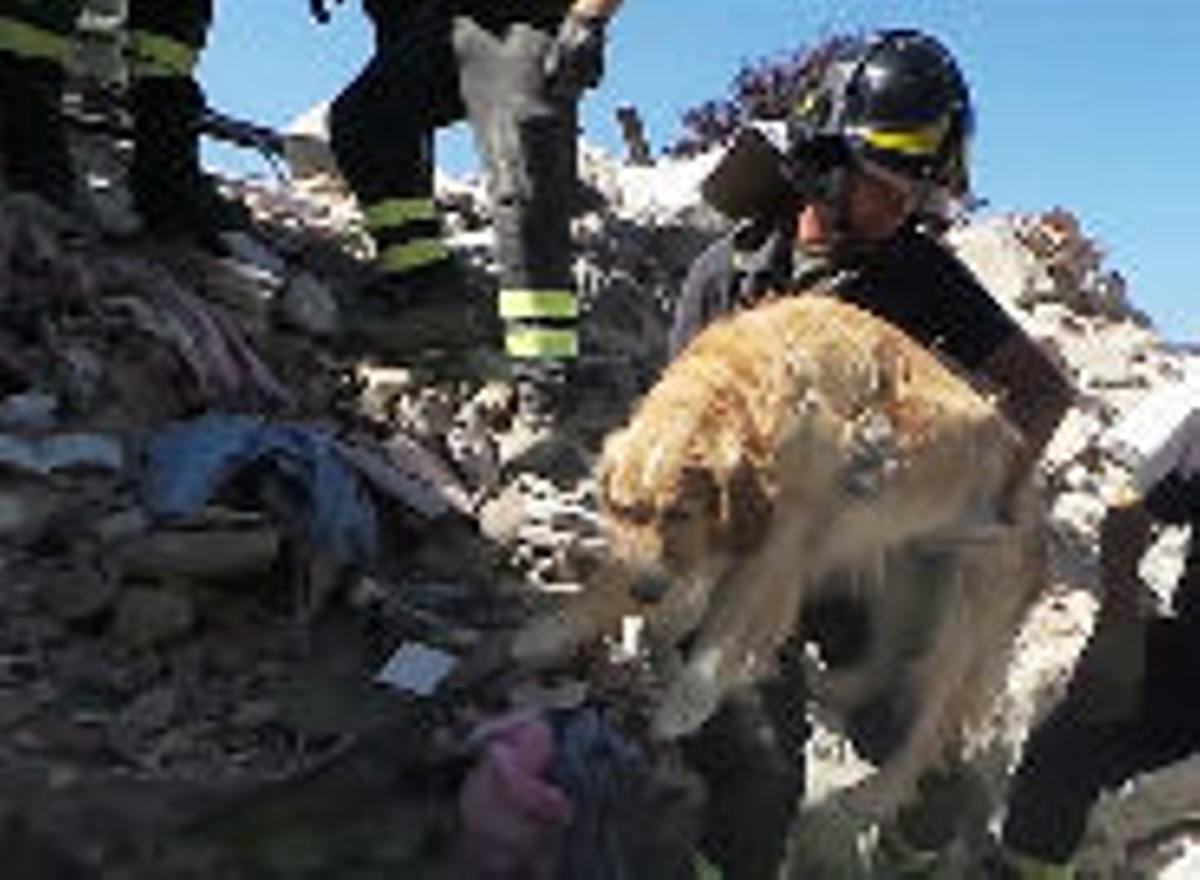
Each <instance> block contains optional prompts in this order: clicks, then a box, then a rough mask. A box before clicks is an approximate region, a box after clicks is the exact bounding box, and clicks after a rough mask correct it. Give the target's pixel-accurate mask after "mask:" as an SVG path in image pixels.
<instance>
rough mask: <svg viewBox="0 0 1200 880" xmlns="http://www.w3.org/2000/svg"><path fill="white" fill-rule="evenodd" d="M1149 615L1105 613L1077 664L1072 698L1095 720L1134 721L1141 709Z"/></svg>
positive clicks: (1100, 616)
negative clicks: (1147, 619) (1146, 616)
mask: <svg viewBox="0 0 1200 880" xmlns="http://www.w3.org/2000/svg"><path fill="white" fill-rule="evenodd" d="M1145 675H1146V618H1145V617H1142V616H1140V615H1137V614H1120V615H1113V614H1104V613H1101V614H1100V615H1098V617H1097V619H1096V626H1095V629H1093V630H1092V636H1091V638H1090V639H1088V643H1087V645H1086V646H1085V647H1084V649H1083V652H1082V653H1081V654H1080V656H1079V661H1078V663H1076V665H1075V674H1074V676H1073V677H1072V679H1071V684H1070V690H1069V695H1068V699H1069V700H1070V701H1071V702H1072V703H1073V704H1074V705H1075V706H1076V707H1077V708H1078V711H1079V713H1080V714H1081V715H1082V716H1083V717H1084V718H1086V719H1087V720H1088V721H1090V722H1092V723H1102V724H1106V723H1117V722H1123V721H1130V720H1132V719H1134V718H1136V717H1137V713H1138V712H1139V711H1140V710H1141V705H1142V690H1143V685H1144V680H1145Z"/></svg>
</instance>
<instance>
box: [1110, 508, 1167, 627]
mask: <svg viewBox="0 0 1200 880" xmlns="http://www.w3.org/2000/svg"><path fill="white" fill-rule="evenodd" d="M1153 537H1154V518H1153V517H1152V516H1151V514H1150V512H1149V511H1148V510H1147V509H1146V504H1145V502H1144V501H1143V499H1142V498H1141V496H1140V495H1138V494H1137V493H1136V492H1134V491H1133V490H1132V489H1128V490H1125V491H1124V492H1123V493H1122V495H1121V496H1120V497H1118V498H1117V499H1115V500H1114V501H1112V502H1111V503H1110V504H1109V505H1108V507H1107V508H1106V509H1105V511H1104V519H1103V521H1102V522H1101V524H1100V586H1101V604H1100V618H1099V624H1110V623H1114V622H1121V621H1126V620H1132V619H1134V618H1137V617H1140V616H1141V607H1142V605H1141V603H1142V600H1141V596H1142V582H1141V578H1140V577H1139V576H1138V567H1139V566H1140V565H1141V562H1142V556H1144V555H1145V553H1146V549H1147V548H1148V547H1149V546H1150V542H1151V540H1152V539H1153Z"/></svg>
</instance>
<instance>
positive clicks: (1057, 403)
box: [979, 330, 1075, 510]
mask: <svg viewBox="0 0 1200 880" xmlns="http://www.w3.org/2000/svg"><path fill="white" fill-rule="evenodd" d="M979 371H980V372H981V373H982V374H983V375H984V376H985V377H986V378H987V379H988V380H989V381H990V382H991V383H993V384H994V385H995V386H996V387H998V388H1000V389H1002V390H1003V392H1004V394H1003V399H1002V400H1001V402H1000V406H1001V409H1002V410H1003V412H1004V414H1005V415H1006V416H1007V417H1008V418H1009V419H1010V420H1011V421H1012V422H1013V424H1014V425H1015V426H1016V427H1017V429H1018V430H1020V432H1021V436H1022V438H1023V439H1024V441H1025V444H1024V448H1023V449H1022V451H1021V455H1020V456H1019V458H1018V460H1017V461H1016V463H1015V464H1014V465H1013V468H1012V470H1011V471H1010V473H1009V480H1008V484H1007V485H1006V487H1005V490H1004V493H1003V495H1002V501H1003V503H1002V510H1005V509H1007V508H1008V503H1009V502H1010V501H1011V500H1012V499H1013V498H1014V497H1015V496H1016V493H1017V492H1018V491H1019V489H1020V488H1021V486H1022V485H1023V484H1024V483H1025V481H1026V480H1027V479H1028V478H1029V476H1030V474H1031V473H1032V472H1033V469H1034V467H1035V466H1036V465H1037V462H1038V459H1040V458H1041V456H1042V451H1043V450H1044V449H1045V448H1046V444H1047V443H1049V442H1050V438H1051V437H1053V436H1054V432H1055V431H1056V430H1057V429H1058V425H1059V423H1060V422H1061V421H1062V418H1063V416H1064V415H1066V412H1067V410H1068V409H1070V407H1071V403H1072V401H1073V399H1074V396H1075V395H1074V390H1073V389H1072V387H1071V384H1070V382H1068V381H1067V378H1066V377H1065V376H1064V375H1063V374H1062V372H1061V371H1060V370H1059V369H1058V367H1056V366H1055V365H1054V363H1053V362H1052V361H1051V360H1050V358H1049V357H1048V356H1047V354H1046V352H1045V351H1043V350H1042V347H1041V346H1040V345H1038V343H1037V342H1035V341H1034V340H1033V339H1031V338H1030V337H1029V336H1027V335H1026V334H1025V333H1024V332H1022V331H1019V330H1018V331H1017V332H1015V333H1012V334H1010V335H1009V336H1008V338H1007V339H1005V340H1004V341H1003V342H1002V343H1000V345H999V346H998V347H997V348H996V350H995V351H993V352H992V353H991V354H990V355H989V356H988V357H987V358H986V359H985V360H984V362H983V363H982V364H981V365H980V368H979Z"/></svg>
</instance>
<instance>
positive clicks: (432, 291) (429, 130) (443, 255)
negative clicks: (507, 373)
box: [329, 2, 496, 356]
mask: <svg viewBox="0 0 1200 880" xmlns="http://www.w3.org/2000/svg"><path fill="white" fill-rule="evenodd" d="M365 7H366V10H367V12H368V14H369V15H370V17H371V20H372V24H373V26H374V28H375V52H374V54H373V55H372V57H371V59H370V61H368V63H367V65H366V66H365V67H364V68H363V70H362V71H361V72H360V73H359V74H358V76H356V77H355V79H354V80H353V81H352V82H350V84H349V85H347V86H346V88H344V89H343V90H342V91H341V93H340V94H339V95H338V96H337V97H336V98H335V99H334V101H333V104H332V106H331V108H330V118H329V125H330V138H331V143H332V146H333V150H334V154H335V155H336V157H337V162H338V166H339V168H340V169H341V172H342V174H343V176H344V177H345V178H346V181H347V182H348V183H349V185H350V189H351V190H352V191H353V192H354V195H355V198H356V199H357V201H358V205H359V208H360V209H361V210H362V212H363V216H364V220H365V223H366V227H367V231H368V232H369V233H370V235H371V238H372V240H373V242H374V243H375V269H376V270H377V274H376V276H375V277H374V278H373V279H372V280H371V281H370V282H369V283H368V284H366V285H365V286H364V287H363V289H362V290H360V291H358V296H357V297H356V298H355V300H354V302H353V303H352V304H351V306H352V308H351V309H350V310H349V311H348V314H347V318H348V321H346V322H344V323H346V324H347V327H346V328H345V329H346V333H345V335H346V337H347V341H348V342H349V343H350V344H351V345H355V346H360V347H364V348H367V349H370V350H371V351H373V352H375V353H377V354H385V355H399V356H408V355H418V354H425V353H427V352H428V351H430V350H434V349H437V350H444V349H455V350H457V349H460V348H462V347H463V346H467V347H472V346H480V345H484V344H488V343H491V342H494V341H495V340H494V337H495V335H496V333H495V329H494V322H492V321H490V320H488V317H490V316H488V315H487V310H486V308H485V307H484V304H483V303H479V304H476V303H474V302H473V301H472V299H471V291H470V289H469V287H468V285H467V283H466V279H465V277H463V273H462V272H461V270H460V268H459V266H458V263H457V261H456V260H455V258H454V256H453V254H452V252H451V251H450V249H449V248H448V247H447V246H446V244H445V242H444V241H443V239H442V229H441V219H440V217H439V216H438V212H437V207H436V204H435V202H434V191H433V180H434V135H435V132H436V130H437V129H438V128H439V127H440V126H443V125H446V124H449V123H451V122H454V121H456V120H458V119H460V118H462V115H463V106H462V100H461V98H460V97H459V85H458V60H457V58H456V57H455V54H454V49H453V43H452V40H451V19H450V16H449V12H448V11H447V10H446V9H445V5H444V4H436V3H425V4H412V5H409V4H396V3H381V2H371V3H367V4H365Z"/></svg>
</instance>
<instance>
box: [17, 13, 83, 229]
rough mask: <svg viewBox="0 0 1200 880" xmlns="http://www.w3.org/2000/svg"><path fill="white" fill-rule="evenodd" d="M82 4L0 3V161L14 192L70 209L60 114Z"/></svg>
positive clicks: (68, 171) (69, 170)
mask: <svg viewBox="0 0 1200 880" xmlns="http://www.w3.org/2000/svg"><path fill="white" fill-rule="evenodd" d="M79 9H80V0H39V2H36V3H34V2H17V0H0V156H2V158H3V172H4V178H5V179H6V181H7V185H8V186H9V188H10V189H12V190H15V191H22V192H33V193H37V194H38V195H40V196H42V197H43V198H45V199H47V200H48V201H50V202H53V203H54V204H56V205H58V206H60V207H69V206H70V204H71V201H72V193H73V180H74V178H73V173H72V168H71V161H70V156H69V153H68V151H67V138H66V132H65V129H64V127H63V120H62V114H61V112H60V107H61V100H62V88H63V74H64V71H63V66H64V64H65V62H66V58H67V52H68V49H69V47H70V39H71V34H72V33H73V31H74V29H75V22H76V19H77V18H78V16H79Z"/></svg>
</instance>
